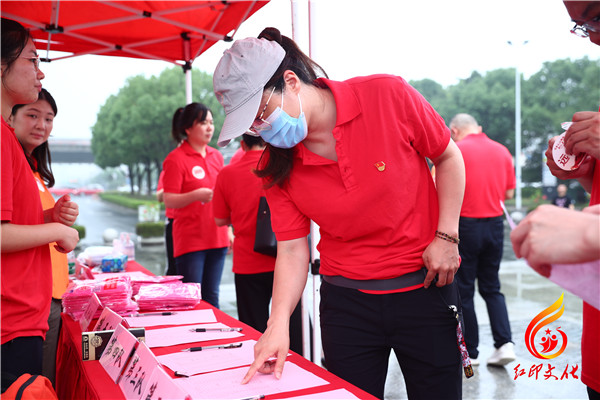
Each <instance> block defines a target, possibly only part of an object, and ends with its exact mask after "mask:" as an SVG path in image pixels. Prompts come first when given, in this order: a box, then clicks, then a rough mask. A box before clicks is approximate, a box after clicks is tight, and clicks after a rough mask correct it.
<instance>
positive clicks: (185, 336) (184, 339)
mask: <svg viewBox="0 0 600 400" xmlns="http://www.w3.org/2000/svg"><path fill="white" fill-rule="evenodd" d="M192 328H229V327H228V326H227V325H225V324H222V323H216V324H202V325H183V326H175V327H173V328H163V329H149V330H146V344H147V345H148V347H150V348H153V347H164V346H175V345H177V344H183V343H194V342H203V341H208V340H217V339H228V338H236V337H240V336H244V334H243V333H240V332H190V329H192Z"/></svg>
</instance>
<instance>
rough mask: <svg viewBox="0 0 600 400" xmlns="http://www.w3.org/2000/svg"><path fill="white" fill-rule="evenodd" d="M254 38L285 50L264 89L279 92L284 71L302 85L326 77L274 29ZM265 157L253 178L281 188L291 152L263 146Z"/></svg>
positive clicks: (288, 174) (296, 46) (286, 177)
mask: <svg viewBox="0 0 600 400" xmlns="http://www.w3.org/2000/svg"><path fill="white" fill-rule="evenodd" d="M258 38H259V39H267V40H271V41H275V42H277V43H279V44H280V45H281V47H283V49H284V50H285V57H284V58H283V61H282V62H281V64H280V65H279V68H277V71H275V73H274V74H273V76H272V77H271V79H269V81H268V82H267V83H266V85H265V87H264V89H265V90H266V89H268V88H273V87H275V90H276V91H282V90H283V88H284V86H285V81H284V77H283V74H284V73H285V71H287V70H290V71H293V72H294V73H295V74H296V75H297V76H298V78H299V79H300V80H301V81H302V82H303V83H306V84H309V85H313V86H316V87H321V86H320V85H319V84H318V83H317V82H316V79H317V78H318V77H319V76H324V77H327V74H326V73H325V70H324V69H323V68H321V66H320V65H319V64H317V63H316V62H314V61H313V60H312V59H311V58H310V57H308V56H307V55H306V54H304V53H303V52H302V50H300V48H299V47H298V45H297V44H296V43H295V42H294V41H293V40H292V39H290V38H288V37H287V36H284V35H282V34H281V32H279V30H278V29H277V28H265V29H264V30H263V31H262V32H261V33H260V35H258ZM265 154H267V157H268V158H267V159H266V161H265V162H262V161H263V160H262V158H261V162H259V165H260V167H259V169H258V170H256V175H257V176H258V177H259V178H266V180H267V182H268V183H267V184H266V187H271V186H273V185H279V186H282V185H283V184H284V183H285V182H286V181H287V179H288V177H289V176H290V173H291V172H292V166H293V149H281V148H278V147H275V146H271V145H270V144H268V143H267V147H266V151H265V152H264V153H263V156H264V155H265Z"/></svg>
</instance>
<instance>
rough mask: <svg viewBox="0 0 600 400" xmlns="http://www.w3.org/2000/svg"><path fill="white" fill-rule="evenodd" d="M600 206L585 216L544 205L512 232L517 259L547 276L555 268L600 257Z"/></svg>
mask: <svg viewBox="0 0 600 400" xmlns="http://www.w3.org/2000/svg"><path fill="white" fill-rule="evenodd" d="M599 226H600V205H596V206H593V207H587V208H586V209H584V212H581V211H574V210H569V209H566V208H560V207H556V206H552V205H548V204H545V205H541V206H539V207H538V208H536V209H535V210H534V211H532V212H530V213H529V214H528V215H527V216H526V217H525V218H524V219H523V221H521V223H520V224H519V225H518V226H517V227H516V228H515V229H514V230H513V231H512V232H511V234H510V240H511V241H512V245H513V249H514V251H515V254H516V255H517V257H519V258H520V257H523V258H525V259H526V260H527V262H528V263H529V265H530V266H531V267H532V268H533V269H535V270H536V271H537V272H539V273H540V274H542V275H544V276H549V273H550V268H549V266H550V265H551V264H566V263H581V262H585V261H593V260H597V259H598V258H599V257H600V238H599V233H598V231H599V230H600V229H599V228H598V227H599Z"/></svg>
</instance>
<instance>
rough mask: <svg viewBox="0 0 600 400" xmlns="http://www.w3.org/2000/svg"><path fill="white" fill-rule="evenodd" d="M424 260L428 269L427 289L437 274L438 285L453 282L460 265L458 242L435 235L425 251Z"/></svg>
mask: <svg viewBox="0 0 600 400" xmlns="http://www.w3.org/2000/svg"><path fill="white" fill-rule="evenodd" d="M423 262H424V263H425V267H427V270H428V271H427V276H426V277H425V288H426V289H427V288H428V287H429V286H430V285H431V282H433V280H434V279H435V277H436V276H437V279H438V280H437V283H436V286H438V287H441V286H445V285H449V284H451V283H452V282H453V281H454V275H455V274H456V271H458V267H459V266H460V257H459V255H458V244H456V243H452V242H449V241H447V240H443V239H440V238H438V237H435V238H434V239H433V241H432V242H431V243H430V244H429V246H427V248H426V249H425V252H424V253H423Z"/></svg>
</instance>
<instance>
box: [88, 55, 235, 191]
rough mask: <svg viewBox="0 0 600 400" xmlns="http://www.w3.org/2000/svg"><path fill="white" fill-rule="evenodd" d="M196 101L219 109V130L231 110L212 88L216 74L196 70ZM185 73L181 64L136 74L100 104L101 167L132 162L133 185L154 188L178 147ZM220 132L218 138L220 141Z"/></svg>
mask: <svg viewBox="0 0 600 400" xmlns="http://www.w3.org/2000/svg"><path fill="white" fill-rule="evenodd" d="M192 89H193V92H192V101H197V102H201V103H204V104H205V105H207V106H208V107H209V108H210V109H211V110H212V112H213V118H214V120H215V132H219V131H220V129H221V126H222V125H223V120H224V119H225V115H224V112H223V109H222V107H221V105H220V104H219V103H218V101H217V99H216V97H215V96H214V94H213V90H212V76H211V75H209V74H207V73H205V72H201V71H199V70H194V71H193V72H192ZM185 104H186V102H185V76H184V74H183V73H182V70H181V68H179V67H173V68H169V69H165V70H164V71H163V72H162V73H161V74H160V75H159V76H152V77H150V78H146V77H144V76H143V75H138V76H134V77H131V78H129V79H128V80H127V82H126V83H125V86H123V88H121V90H119V92H118V93H117V94H116V95H112V96H110V97H109V98H108V99H107V100H106V103H105V104H104V105H103V106H102V107H101V108H100V111H99V113H98V116H97V119H96V123H95V124H94V126H93V127H92V152H93V153H94V156H95V157H96V164H98V165H99V166H100V167H101V168H106V167H117V166H120V165H125V166H127V170H128V174H129V178H130V184H131V191H132V192H134V187H137V188H138V190H139V188H142V187H146V188H147V191H148V194H151V188H152V187H153V182H155V181H156V176H157V173H158V171H160V169H161V166H162V161H163V160H164V158H165V157H166V156H167V154H168V153H169V152H170V151H171V150H173V149H174V148H175V142H174V141H173V139H172V138H171V123H172V118H173V114H174V112H175V110H176V109H177V108H179V107H184V106H185ZM216 140H217V135H215V137H214V138H213V141H214V143H211V145H216Z"/></svg>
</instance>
